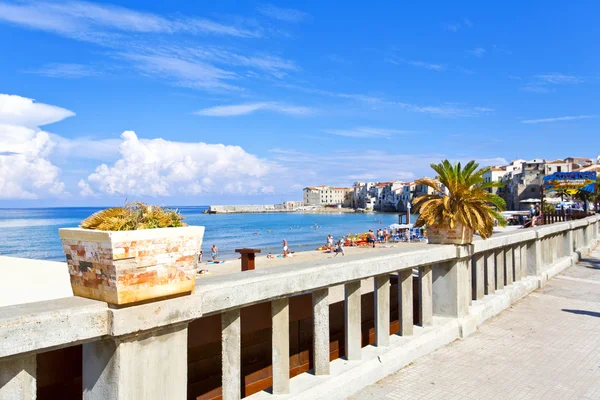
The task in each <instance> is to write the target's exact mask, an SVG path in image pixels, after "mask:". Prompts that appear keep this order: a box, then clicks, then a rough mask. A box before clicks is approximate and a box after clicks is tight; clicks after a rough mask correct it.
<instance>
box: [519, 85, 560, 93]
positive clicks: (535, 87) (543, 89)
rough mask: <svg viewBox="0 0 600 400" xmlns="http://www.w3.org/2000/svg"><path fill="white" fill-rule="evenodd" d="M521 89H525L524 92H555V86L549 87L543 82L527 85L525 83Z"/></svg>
mask: <svg viewBox="0 0 600 400" xmlns="http://www.w3.org/2000/svg"><path fill="white" fill-rule="evenodd" d="M521 90H522V91H524V92H531V93H550V92H554V88H549V87H547V86H544V85H541V84H527V85H523V86H521Z"/></svg>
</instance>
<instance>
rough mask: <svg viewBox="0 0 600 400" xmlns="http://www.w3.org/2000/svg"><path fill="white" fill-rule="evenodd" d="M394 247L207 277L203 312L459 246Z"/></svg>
mask: <svg viewBox="0 0 600 400" xmlns="http://www.w3.org/2000/svg"><path fill="white" fill-rule="evenodd" d="M390 250H391V251H390V252H389V253H387V252H386V253H385V254H381V253H379V254H378V255H373V254H370V253H364V254H358V255H352V256H346V257H344V258H337V259H326V260H319V261H313V262H306V263H296V264H290V265H286V266H281V267H277V268H268V269H259V270H254V271H246V272H243V273H236V274H229V275H222V276H214V277H207V278H206V279H202V280H201V281H200V282H198V283H197V284H196V293H197V294H198V295H199V296H202V298H203V301H202V308H203V313H204V314H205V315H207V314H212V313H217V312H221V311H225V310H227V309H231V308H237V307H243V306H247V305H251V304H256V303H261V302H265V301H270V300H273V299H277V298H281V297H288V296H292V295H295V294H299V293H306V292H310V291H313V290H316V289H320V288H324V287H332V286H337V285H340V284H343V283H346V282H350V281H356V280H360V279H366V278H370V277H373V276H377V275H381V274H385V273H392V272H396V271H398V270H401V269H407V268H413V267H418V266H421V265H428V264H434V263H438V262H444V261H447V260H450V259H454V258H456V256H457V250H456V247H455V246H447V245H427V246H423V248H420V249H413V250H409V249H401V248H400V249H390Z"/></svg>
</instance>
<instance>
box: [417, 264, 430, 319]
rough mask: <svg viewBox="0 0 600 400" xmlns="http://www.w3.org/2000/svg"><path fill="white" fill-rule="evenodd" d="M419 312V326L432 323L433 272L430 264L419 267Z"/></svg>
mask: <svg viewBox="0 0 600 400" xmlns="http://www.w3.org/2000/svg"><path fill="white" fill-rule="evenodd" d="M419 307H420V309H419V314H420V316H421V318H420V319H421V321H420V322H421V326H430V325H432V324H433V273H432V268H431V265H424V266H422V267H420V268H419Z"/></svg>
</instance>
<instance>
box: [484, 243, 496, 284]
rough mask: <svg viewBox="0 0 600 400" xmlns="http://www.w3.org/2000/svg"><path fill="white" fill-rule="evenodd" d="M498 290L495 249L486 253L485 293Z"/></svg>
mask: <svg viewBox="0 0 600 400" xmlns="http://www.w3.org/2000/svg"><path fill="white" fill-rule="evenodd" d="M495 291H496V256H495V253H494V251H493V250H492V251H488V252H486V253H485V294H494V292H495Z"/></svg>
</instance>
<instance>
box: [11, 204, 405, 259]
mask: <svg viewBox="0 0 600 400" xmlns="http://www.w3.org/2000/svg"><path fill="white" fill-rule="evenodd" d="M172 208H177V209H178V210H179V212H180V213H181V214H182V215H183V216H184V217H185V220H184V222H186V223H187V224H188V225H201V226H204V227H205V228H206V229H205V233H204V241H203V245H202V247H203V250H204V254H206V255H208V254H209V253H210V248H211V246H212V245H213V244H216V245H217V247H218V248H219V258H223V259H225V258H234V257H237V256H238V255H237V253H235V251H234V250H235V249H236V248H241V247H250V248H259V249H261V251H262V254H267V253H268V252H273V254H275V253H280V252H281V249H282V241H283V239H286V240H287V241H288V245H289V248H290V250H291V251H306V250H314V249H316V248H317V247H318V246H320V245H322V244H325V243H326V240H327V235H333V237H334V238H335V239H336V240H338V239H339V238H341V237H342V236H346V235H347V234H348V232H350V233H352V234H356V233H362V232H366V231H368V230H369V229H373V230H377V229H379V228H382V229H383V228H385V227H387V226H389V225H391V224H394V223H398V214H394V213H341V212H340V213H327V214H306V213H270V214H269V213H262V214H204V213H203V211H205V210H206V209H207V208H208V207H172ZM98 210H100V208H84V207H72V208H67V207H65V208H28V209H24V208H18V209H17V208H12V209H7V208H5V209H0V255H5V256H14V257H22V258H32V259H39V260H53V261H64V259H65V256H64V253H63V251H62V246H61V243H60V238H59V237H58V229H59V228H72V227H77V226H78V225H79V223H80V222H81V221H82V220H83V219H85V218H86V217H88V216H90V215H91V214H93V213H94V212H96V211H98ZM415 220H416V216H414V215H413V216H411V221H412V222H414V221H415Z"/></svg>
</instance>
